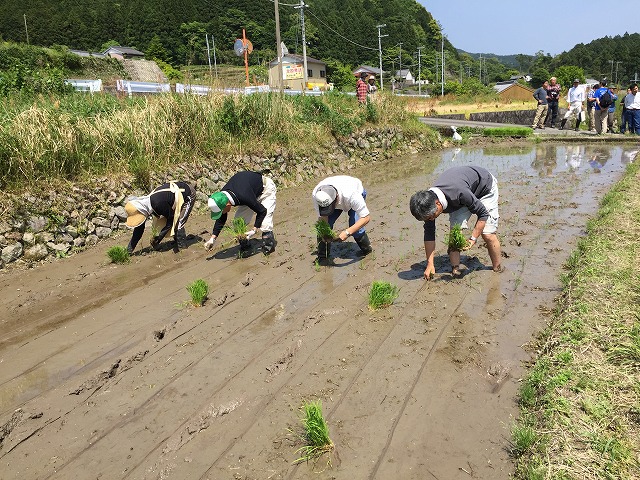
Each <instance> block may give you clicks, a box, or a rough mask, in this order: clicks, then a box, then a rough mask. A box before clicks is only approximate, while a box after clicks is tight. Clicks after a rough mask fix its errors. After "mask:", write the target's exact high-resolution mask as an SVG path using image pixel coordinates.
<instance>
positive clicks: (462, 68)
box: [460, 62, 464, 85]
mask: <svg viewBox="0 0 640 480" xmlns="http://www.w3.org/2000/svg"><path fill="white" fill-rule="evenodd" d="M463 71H464V62H460V85H462V72H463Z"/></svg>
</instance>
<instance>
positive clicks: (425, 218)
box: [409, 166, 503, 280]
mask: <svg viewBox="0 0 640 480" xmlns="http://www.w3.org/2000/svg"><path fill="white" fill-rule="evenodd" d="M409 208H410V210H411V214H412V215H413V216H414V217H415V218H416V219H417V220H419V221H422V222H424V250H425V253H426V256H427V268H425V270H424V277H425V278H426V279H427V280H429V279H431V278H432V277H433V275H434V274H435V272H436V269H435V267H434V264H433V259H434V254H435V250H436V222H435V220H436V218H437V217H438V216H439V215H440V214H441V213H443V212H444V213H448V214H449V223H450V225H451V228H453V227H454V226H455V225H460V227H461V228H462V229H466V228H467V221H468V220H469V218H471V215H472V214H474V215H477V216H478V220H477V221H476V225H475V227H474V228H473V231H472V232H471V236H470V237H469V241H468V243H467V245H466V246H465V247H464V248H463V250H468V249H470V248H472V247H473V246H474V245H475V244H476V242H477V239H478V237H479V236H480V235H482V238H483V239H484V241H485V243H486V244H487V249H488V251H489V257H490V258H491V263H492V265H493V271H494V272H502V271H503V267H502V265H501V264H500V255H501V253H500V241H499V240H498V236H497V235H496V231H497V229H498V218H499V215H498V181H497V180H496V178H495V177H494V176H493V175H492V174H491V173H490V172H489V171H488V170H486V169H484V168H482V167H472V166H466V167H453V168H450V169H448V170H446V171H445V172H444V173H443V174H442V175H440V177H438V179H437V180H436V181H435V184H434V186H433V187H431V188H430V189H428V190H420V191H419V192H416V193H414V194H413V196H412V197H411V200H410V201H409ZM448 253H449V260H450V262H451V269H452V274H453V275H455V276H458V275H460V270H459V268H460V250H453V249H449V252H448Z"/></svg>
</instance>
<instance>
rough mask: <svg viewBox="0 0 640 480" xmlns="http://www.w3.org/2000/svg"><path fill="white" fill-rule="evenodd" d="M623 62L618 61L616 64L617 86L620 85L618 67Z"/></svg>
mask: <svg viewBox="0 0 640 480" xmlns="http://www.w3.org/2000/svg"><path fill="white" fill-rule="evenodd" d="M621 63H622V61H620V60H618V61H617V62H616V85H618V65H619V64H621Z"/></svg>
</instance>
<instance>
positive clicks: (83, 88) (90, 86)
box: [64, 78, 102, 94]
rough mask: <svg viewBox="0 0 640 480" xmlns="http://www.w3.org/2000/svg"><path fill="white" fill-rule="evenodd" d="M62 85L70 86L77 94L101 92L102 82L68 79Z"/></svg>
mask: <svg viewBox="0 0 640 480" xmlns="http://www.w3.org/2000/svg"><path fill="white" fill-rule="evenodd" d="M64 83H66V84H67V85H71V86H72V87H73V88H74V89H75V90H76V91H77V92H89V93H92V94H93V93H94V92H101V91H102V80H83V79H79V78H70V79H68V80H65V81H64Z"/></svg>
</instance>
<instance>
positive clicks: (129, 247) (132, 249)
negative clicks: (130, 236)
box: [127, 242, 135, 255]
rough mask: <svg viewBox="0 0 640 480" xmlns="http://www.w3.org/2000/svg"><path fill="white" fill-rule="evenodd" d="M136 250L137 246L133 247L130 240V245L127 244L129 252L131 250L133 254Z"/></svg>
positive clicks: (130, 252)
mask: <svg viewBox="0 0 640 480" xmlns="http://www.w3.org/2000/svg"><path fill="white" fill-rule="evenodd" d="M134 250H135V247H133V246H132V245H131V242H129V245H127V252H129V255H131V254H132V253H133V251H134Z"/></svg>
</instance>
